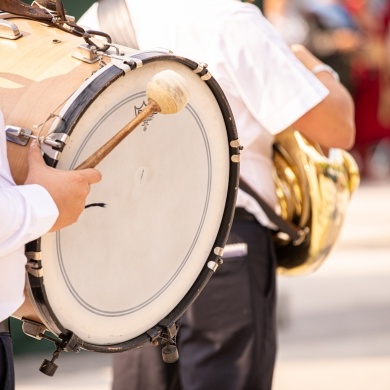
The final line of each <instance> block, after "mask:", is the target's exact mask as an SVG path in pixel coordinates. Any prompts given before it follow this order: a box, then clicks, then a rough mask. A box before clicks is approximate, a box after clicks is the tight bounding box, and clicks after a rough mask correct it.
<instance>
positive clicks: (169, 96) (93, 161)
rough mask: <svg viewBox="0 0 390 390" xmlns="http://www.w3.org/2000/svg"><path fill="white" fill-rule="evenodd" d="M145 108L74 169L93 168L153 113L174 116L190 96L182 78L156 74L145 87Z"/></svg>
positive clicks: (168, 74) (166, 71) (164, 72)
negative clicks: (146, 99) (146, 98)
mask: <svg viewBox="0 0 390 390" xmlns="http://www.w3.org/2000/svg"><path fill="white" fill-rule="evenodd" d="M146 96H147V97H148V104H147V106H146V107H145V108H144V109H143V110H142V111H141V112H140V113H139V114H138V115H137V116H136V117H135V118H133V119H132V120H131V121H130V122H129V123H128V124H127V125H126V126H124V127H123V128H122V129H121V130H119V132H118V133H116V134H115V135H114V136H113V137H112V138H111V139H109V140H108V141H107V142H106V143H105V144H104V145H103V146H101V147H100V148H99V149H98V150H97V151H96V152H94V153H93V154H92V155H91V156H89V157H88V158H87V159H86V160H85V161H84V162H82V163H81V164H80V165H78V166H77V167H76V170H80V169H85V168H95V167H96V165H97V164H99V163H100V162H101V161H102V160H103V159H104V158H105V157H106V156H107V155H108V154H109V153H111V152H112V150H113V149H115V147H116V146H118V145H119V143H120V142H122V141H123V140H124V139H125V138H126V137H127V136H128V135H129V134H130V133H131V132H132V131H133V130H134V129H135V128H136V127H137V126H138V125H140V124H141V123H142V122H143V121H144V120H145V119H146V118H148V117H149V116H151V115H152V114H153V113H155V112H160V113H162V114H175V113H177V112H179V111H180V110H182V109H183V108H184V106H185V105H186V104H187V102H188V100H189V96H190V92H189V89H188V86H187V84H186V82H185V80H184V78H183V77H182V76H180V75H179V74H177V73H176V72H173V71H171V70H165V71H162V72H160V73H157V74H156V75H155V76H154V77H153V78H152V80H151V81H150V82H149V83H148V85H147V87H146Z"/></svg>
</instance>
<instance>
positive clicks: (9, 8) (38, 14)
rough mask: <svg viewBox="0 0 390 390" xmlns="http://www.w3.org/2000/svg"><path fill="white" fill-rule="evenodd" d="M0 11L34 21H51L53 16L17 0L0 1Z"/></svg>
mask: <svg viewBox="0 0 390 390" xmlns="http://www.w3.org/2000/svg"><path fill="white" fill-rule="evenodd" d="M0 10H2V11H5V12H9V13H11V14H15V15H20V16H25V17H27V18H31V19H34V20H46V21H51V20H52V19H53V16H52V15H51V14H50V13H49V12H47V11H46V10H45V9H43V8H39V7H33V6H31V5H27V4H25V3H23V2H21V1H19V0H0Z"/></svg>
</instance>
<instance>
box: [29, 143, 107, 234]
mask: <svg viewBox="0 0 390 390" xmlns="http://www.w3.org/2000/svg"><path fill="white" fill-rule="evenodd" d="M28 166H29V170H28V174H27V178H26V181H25V183H24V184H39V185H41V186H42V187H44V188H45V189H46V190H47V191H48V192H49V194H50V195H51V197H52V198H53V200H54V202H55V204H56V205H57V208H58V211H59V216H58V218H57V221H56V222H55V224H54V225H53V227H52V228H51V230H50V231H56V230H60V229H62V228H64V227H66V226H68V225H71V224H73V223H75V222H76V221H77V220H78V218H79V216H80V214H81V213H82V212H83V210H84V208H85V200H86V198H87V196H88V194H89V192H90V185H91V184H95V183H98V182H99V181H100V180H101V174H100V172H99V171H97V170H96V169H92V168H89V169H83V170H79V171H61V170H59V169H55V168H52V167H49V166H48V165H46V163H45V161H44V159H43V157H42V154H41V151H40V148H39V146H38V145H37V143H36V142H33V143H32V145H31V147H30V150H29V153H28Z"/></svg>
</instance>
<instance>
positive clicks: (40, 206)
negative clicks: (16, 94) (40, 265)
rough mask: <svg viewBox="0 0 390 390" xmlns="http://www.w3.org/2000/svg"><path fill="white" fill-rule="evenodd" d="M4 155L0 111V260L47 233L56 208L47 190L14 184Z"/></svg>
mask: <svg viewBox="0 0 390 390" xmlns="http://www.w3.org/2000/svg"><path fill="white" fill-rule="evenodd" d="M6 152H7V151H6V142H5V133H4V120H3V115H2V113H1V111H0V257H2V256H5V255H7V254H9V253H11V252H13V251H15V250H17V249H18V248H20V247H21V246H23V245H24V244H26V243H27V242H29V241H32V240H35V239H37V238H38V237H40V236H41V235H43V234H45V233H47V232H48V231H49V230H50V228H51V227H52V226H53V225H54V223H55V221H56V219H57V217H58V209H57V206H56V204H55V202H54V200H53V199H52V198H51V196H50V194H49V193H48V192H47V191H46V189H44V188H43V187H41V186H39V185H21V186H17V185H15V183H14V182H13V180H12V177H11V175H10V169H9V164H8V159H7V154H6Z"/></svg>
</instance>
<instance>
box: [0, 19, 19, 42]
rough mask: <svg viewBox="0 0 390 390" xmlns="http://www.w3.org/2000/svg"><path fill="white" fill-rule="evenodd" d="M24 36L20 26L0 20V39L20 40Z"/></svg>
mask: <svg viewBox="0 0 390 390" xmlns="http://www.w3.org/2000/svg"><path fill="white" fill-rule="evenodd" d="M21 36H23V34H22V33H21V32H20V31H19V28H18V26H17V25H16V24H15V23H13V22H10V21H8V20H1V19H0V38H5V39H18V38H20V37H21Z"/></svg>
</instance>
